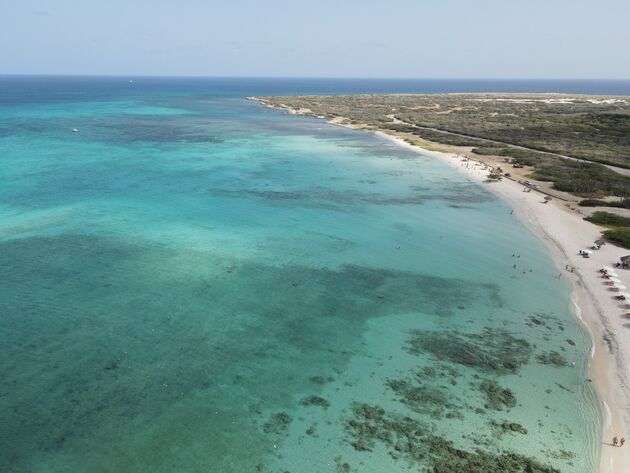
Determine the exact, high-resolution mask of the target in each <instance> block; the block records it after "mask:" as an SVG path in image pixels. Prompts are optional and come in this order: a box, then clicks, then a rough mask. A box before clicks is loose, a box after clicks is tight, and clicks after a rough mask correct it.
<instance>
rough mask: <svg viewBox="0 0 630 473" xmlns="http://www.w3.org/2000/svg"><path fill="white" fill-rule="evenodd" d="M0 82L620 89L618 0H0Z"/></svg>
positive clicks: (622, 12) (623, 60)
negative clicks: (472, 82)
mask: <svg viewBox="0 0 630 473" xmlns="http://www.w3.org/2000/svg"><path fill="white" fill-rule="evenodd" d="M0 74H97V75H162V76H169V75H180V76H231V77H235V76H250V77H365V78H368V77H376V78H525V79H527V78H549V79H562V78H575V79H598V78H599V79H630V0H597V1H596V0H544V1H543V0H379V1H376V0H257V1H254V0H222V1H217V0H205V1H204V0H170V1H166V0H0Z"/></svg>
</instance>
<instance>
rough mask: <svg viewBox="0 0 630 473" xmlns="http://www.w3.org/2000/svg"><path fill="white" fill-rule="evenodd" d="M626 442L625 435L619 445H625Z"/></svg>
mask: <svg viewBox="0 0 630 473" xmlns="http://www.w3.org/2000/svg"><path fill="white" fill-rule="evenodd" d="M624 443H626V439H625V438H624V437H621V440H619V446H620V447H623V444H624Z"/></svg>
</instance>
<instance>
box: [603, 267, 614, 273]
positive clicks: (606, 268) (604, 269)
mask: <svg viewBox="0 0 630 473" xmlns="http://www.w3.org/2000/svg"><path fill="white" fill-rule="evenodd" d="M602 270H603V271H606V272H607V273H609V274H610V273H611V272H614V269H612V268H611V267H610V266H604V267H603V268H602Z"/></svg>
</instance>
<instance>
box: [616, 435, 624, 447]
mask: <svg viewBox="0 0 630 473" xmlns="http://www.w3.org/2000/svg"><path fill="white" fill-rule="evenodd" d="M624 443H626V439H625V438H624V437H621V438H620V439H618V438H617V437H616V436H615V437H613V447H623V444H624Z"/></svg>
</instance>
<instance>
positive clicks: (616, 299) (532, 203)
mask: <svg viewBox="0 0 630 473" xmlns="http://www.w3.org/2000/svg"><path fill="white" fill-rule="evenodd" d="M252 99H254V100H257V101H260V102H261V103H262V104H263V105H265V106H268V107H271V108H277V109H280V110H283V111H285V112H287V113H289V114H293V115H312V116H316V117H317V118H327V119H328V122H329V123H330V124H332V125H336V126H343V127H348V128H351V129H355V130H361V131H367V132H371V133H375V134H376V135H378V136H380V137H381V138H383V139H386V140H389V141H391V142H393V143H396V144H397V145H398V146H401V147H404V148H406V149H409V150H413V151H415V152H417V153H418V156H419V157H420V158H422V157H428V158H432V159H438V160H440V161H442V162H444V163H446V164H448V165H449V166H450V167H452V168H453V169H455V170H457V171H458V172H461V173H463V174H465V175H466V176H468V177H469V178H471V179H473V180H475V181H476V182H478V183H479V184H480V185H483V186H484V187H485V188H486V189H488V190H490V191H491V192H493V193H494V194H496V195H497V196H499V197H500V198H501V199H503V200H504V201H505V202H507V203H508V204H509V205H510V207H511V209H512V210H510V213H511V214H513V215H515V216H516V217H517V218H518V220H520V221H521V223H523V224H524V225H525V226H526V227H527V228H528V229H529V230H530V231H531V232H532V233H533V234H534V235H536V236H537V237H538V238H539V239H540V240H541V241H543V242H544V243H545V244H546V246H547V248H548V250H549V252H550V254H551V255H552V258H553V264H554V265H555V266H556V267H557V268H558V270H559V273H558V275H557V277H558V278H564V279H566V280H567V281H569V282H570V283H571V287H572V303H573V308H572V309H573V312H574V314H575V316H576V317H577V318H578V319H579V321H580V323H582V324H584V326H585V327H586V329H587V330H588V332H589V333H590V335H591V337H592V341H593V348H592V352H591V356H590V364H589V365H590V366H589V379H588V381H589V382H592V384H593V385H594V386H595V389H596V391H597V393H598V396H599V399H600V402H601V404H602V408H603V412H604V423H603V426H602V429H603V434H602V438H603V441H602V450H601V457H600V470H599V471H600V472H602V473H621V472H626V471H628V470H629V469H630V453H628V452H627V449H625V448H620V447H622V446H623V443H621V444H620V443H617V444H615V443H614V442H613V438H623V437H624V436H626V435H629V434H630V409H629V408H628V406H630V384H629V381H630V367H629V365H628V362H629V360H630V304H627V303H626V300H625V297H623V298H621V297H620V296H619V294H621V293H624V292H626V290H627V288H630V270H628V269H625V268H623V264H622V262H621V258H623V257H624V256H627V255H628V254H630V250H626V249H624V248H620V247H618V246H615V245H613V244H610V243H609V244H605V242H604V241H603V240H602V236H601V231H602V229H601V228H600V227H598V226H597V225H595V224H593V223H590V222H588V221H586V220H585V219H584V217H585V216H587V215H589V214H588V213H586V212H585V211H584V209H583V208H580V207H578V206H577V205H576V201H575V200H573V202H571V201H569V200H568V199H567V197H574V196H571V194H566V193H558V192H555V191H554V190H553V189H552V187H551V186H549V185H548V183H535V182H530V181H529V180H527V179H525V177H524V176H526V172H527V169H525V170H523V169H510V170H509V172H507V171H506V170H507V169H508V168H512V166H510V165H509V164H506V162H507V160H505V159H499V158H497V157H488V156H483V157H480V156H479V155H476V154H473V153H471V152H470V148H466V147H461V146H445V145H442V144H439V143H431V142H426V141H424V140H418V139H417V137H415V136H410V135H409V134H408V133H401V132H396V131H392V130H378V129H375V127H373V126H367V125H366V124H363V123H357V122H353V123H350V122H349V120H348V119H347V118H345V117H340V116H338V117H335V118H332V119H331V118H328V117H324V116H323V115H320V114H318V113H316V112H314V111H313V110H311V109H309V108H306V107H304V108H300V109H293V108H291V107H290V106H287V105H284V104H281V103H280V104H279V102H278V100H271V101H270V100H269V99H267V98H258V97H252ZM517 167H519V166H517ZM520 168H522V166H520ZM514 171H516V173H515V172H514ZM552 195H553V196H555V197H556V198H554V197H552ZM515 250H517V249H515ZM516 267H517V265H516V264H514V268H516ZM603 268H607V269H608V271H612V272H613V274H614V276H615V277H614V279H616V281H617V282H616V283H615V284H614V285H611V282H610V280H609V279H610V278H607V277H605V275H606V273H602V269H603ZM628 299H630V294H628Z"/></svg>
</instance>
